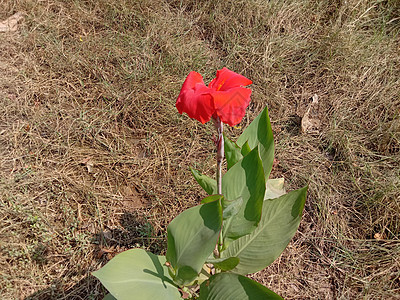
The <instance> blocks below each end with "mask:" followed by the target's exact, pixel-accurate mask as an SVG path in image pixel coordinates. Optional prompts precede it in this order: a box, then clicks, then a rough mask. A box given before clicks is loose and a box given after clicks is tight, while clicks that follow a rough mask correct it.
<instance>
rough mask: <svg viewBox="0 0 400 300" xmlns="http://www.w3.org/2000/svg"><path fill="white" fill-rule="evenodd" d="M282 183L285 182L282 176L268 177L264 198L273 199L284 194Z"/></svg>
mask: <svg viewBox="0 0 400 300" xmlns="http://www.w3.org/2000/svg"><path fill="white" fill-rule="evenodd" d="M284 183H285V179H284V178H274V179H268V180H267V188H266V190H265V196H264V200H267V199H275V198H278V197H280V196H282V195H284V194H286V190H285V187H284V185H283V184H284Z"/></svg>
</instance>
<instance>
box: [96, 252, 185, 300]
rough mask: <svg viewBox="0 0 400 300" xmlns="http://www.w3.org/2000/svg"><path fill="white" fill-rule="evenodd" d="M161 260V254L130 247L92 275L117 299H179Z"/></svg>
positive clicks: (177, 291)
mask: <svg viewBox="0 0 400 300" xmlns="http://www.w3.org/2000/svg"><path fill="white" fill-rule="evenodd" d="M165 262H166V260H165V257H164V256H157V255H154V254H153V253H150V252H146V251H145V250H143V249H132V250H128V251H125V252H122V253H120V254H118V255H117V256H115V257H114V258H113V259H112V260H110V261H109V262H108V263H107V264H106V265H105V266H104V267H103V268H101V269H100V270H98V271H96V272H94V273H93V275H94V276H96V277H97V278H98V279H99V280H100V281H101V283H102V284H103V285H104V286H105V287H106V289H107V290H108V291H109V292H110V293H111V294H112V295H111V296H113V297H114V298H116V299H118V300H125V299H126V300H131V299H132V295H134V296H135V298H136V299H155V300H157V299H160V300H165V299H170V300H173V299H181V297H180V293H179V290H178V289H177V287H176V286H175V285H174V284H173V282H172V280H171V278H170V277H169V275H168V270H167V267H166V266H165ZM106 299H113V298H112V297H109V298H107V296H106Z"/></svg>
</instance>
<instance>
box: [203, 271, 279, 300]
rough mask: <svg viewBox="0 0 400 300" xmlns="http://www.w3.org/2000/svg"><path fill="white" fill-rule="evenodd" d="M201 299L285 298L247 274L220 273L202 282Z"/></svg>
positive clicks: (254, 299) (255, 299) (253, 299)
mask: <svg viewBox="0 0 400 300" xmlns="http://www.w3.org/2000/svg"><path fill="white" fill-rule="evenodd" d="M199 300H283V298H282V297H280V296H279V295H277V294H275V293H274V292H273V291H271V290H269V289H267V288H266V287H265V286H263V285H261V284H259V283H258V282H255V281H253V280H251V279H250V278H247V277H245V276H242V275H238V274H232V273H219V274H216V275H213V276H211V277H210V279H209V280H207V281H204V282H203V283H202V284H201V286H200V297H199Z"/></svg>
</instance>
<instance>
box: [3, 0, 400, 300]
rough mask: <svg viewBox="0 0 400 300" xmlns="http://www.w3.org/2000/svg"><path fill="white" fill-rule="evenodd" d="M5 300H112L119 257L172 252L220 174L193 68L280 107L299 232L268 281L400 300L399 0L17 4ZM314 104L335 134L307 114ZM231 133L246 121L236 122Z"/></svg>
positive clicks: (274, 112)
mask: <svg viewBox="0 0 400 300" xmlns="http://www.w3.org/2000/svg"><path fill="white" fill-rule="evenodd" d="M16 11H23V12H25V14H26V16H25V19H24V22H23V23H22V24H21V27H20V30H19V32H17V33H14V34H1V35H0V71H1V77H0V153H1V159H0V172H1V181H0V224H1V225H0V254H1V255H0V295H1V298H2V299H100V298H101V296H102V295H103V292H104V290H103V289H102V287H101V285H100V284H99V283H98V282H97V281H96V280H95V279H94V278H93V277H91V276H90V272H92V271H94V270H96V269H98V268H99V267H100V266H101V265H102V264H103V263H105V262H106V261H107V260H108V259H109V258H110V257H112V256H113V255H114V254H115V253H116V252H118V251H122V250H124V249H128V248H130V247H144V248H146V249H150V250H152V251H154V252H157V253H163V251H165V228H166V225H167V224H168V222H169V221H170V220H171V219H172V218H173V217H174V216H176V215H177V214H178V213H179V212H180V211H182V210H183V209H185V208H188V207H190V206H193V205H195V204H196V203H198V201H199V199H200V198H201V197H202V196H204V193H203V192H202V191H201V190H200V188H198V187H197V185H196V184H195V181H194V180H193V179H192V178H191V177H190V173H189V171H188V167H189V166H194V167H196V168H198V169H200V170H201V171H202V172H205V173H207V174H209V175H213V172H214V171H213V168H214V164H213V157H214V154H213V147H212V143H211V138H212V136H213V130H212V128H211V126H210V125H206V126H202V125H201V124H199V123H197V122H195V121H192V120H190V119H188V118H187V117H186V116H180V115H179V114H178V113H177V112H176V109H175V107H174V102H175V99H176V96H177V94H178V92H179V89H180V86H181V84H182V82H183V80H184V78H185V76H186V75H187V74H188V73H189V71H191V70H196V71H198V72H201V73H202V74H205V77H206V81H208V80H210V79H211V78H212V77H213V75H214V72H215V70H216V69H217V68H221V67H222V66H227V67H229V68H230V69H232V70H235V71H237V72H239V73H242V74H244V75H245V76H247V77H248V78H251V79H252V80H253V82H254V84H253V87H252V89H253V97H252V104H251V106H250V107H249V109H248V113H247V115H246V117H245V119H244V120H243V122H242V124H241V126H242V127H245V126H246V125H247V124H248V123H249V122H250V121H251V120H252V119H253V118H254V117H255V116H256V115H257V114H258V112H259V111H260V110H261V109H262V108H263V107H264V106H265V105H268V107H269V109H270V117H271V120H272V125H273V130H274V132H275V140H276V157H277V159H278V160H279V164H278V165H277V167H276V168H275V169H274V171H273V176H274V177H278V176H284V177H285V179H286V182H287V188H288V189H295V188H298V187H300V186H302V185H304V184H306V183H309V186H310V188H309V198H308V202H307V206H306V210H305V214H304V219H303V221H302V223H301V226H300V229H299V233H298V234H297V235H296V237H295V239H294V240H293V241H292V243H291V244H290V245H289V247H288V249H287V250H286V251H285V252H284V254H283V255H282V256H281V257H280V258H279V259H278V260H277V261H276V262H275V263H274V264H273V265H272V266H271V267H269V268H268V269H267V270H265V271H262V272H259V273H258V274H256V275H254V277H255V278H256V279H257V280H259V281H260V282H262V283H264V284H265V285H267V286H268V287H270V288H271V289H273V290H275V291H276V292H278V293H280V294H281V295H282V296H284V297H285V298H287V299H390V298H392V299H394V298H396V297H397V295H398V294H399V293H400V289H399V285H400V273H399V272H400V271H399V270H400V261H399V257H400V241H399V235H400V222H399V219H400V192H399V191H400V173H399V172H400V171H399V170H400V168H399V167H400V117H399V114H400V100H399V99H400V88H399V78H400V76H399V75H400V57H399V50H400V49H399V47H400V43H399V31H400V23H399V22H400V19H399V15H400V4H399V2H398V1H395V0H387V1H379V2H376V1H367V0H364V1H355V0H350V1H328V0H325V1H311V0H308V1H306V0H296V1H289V0H287V1H268V2H267V1H260V0H251V1H224V2H214V1H204V2H197V1H189V0H184V1H155V0H146V1H124V0H117V1H105V0H99V1H83V0H76V1H56V0H47V1H32V0H17V1H3V2H0V20H4V19H5V18H6V17H8V16H10V15H11V14H13V13H14V12H16ZM314 94H317V95H318V96H319V107H318V109H317V111H316V112H315V114H316V115H315V116H314V117H315V118H317V119H318V120H319V121H320V126H319V128H318V132H314V133H312V134H302V133H301V131H300V120H301V117H302V116H303V115H304V113H305V111H306V110H307V107H308V105H309V103H310V102H311V98H312V96H313V95H314ZM228 131H229V134H230V135H231V136H232V137H235V136H237V135H239V134H240V132H241V130H240V129H230V130H228Z"/></svg>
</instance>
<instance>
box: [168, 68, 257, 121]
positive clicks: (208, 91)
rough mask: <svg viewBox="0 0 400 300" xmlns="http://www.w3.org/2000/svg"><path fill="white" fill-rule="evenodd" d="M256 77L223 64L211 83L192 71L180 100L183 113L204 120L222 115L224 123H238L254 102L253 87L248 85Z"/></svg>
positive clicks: (178, 105) (178, 101)
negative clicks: (252, 99) (230, 68)
mask: <svg viewBox="0 0 400 300" xmlns="http://www.w3.org/2000/svg"><path fill="white" fill-rule="evenodd" d="M251 83H252V81H251V80H249V79H247V78H246V77H244V76H242V75H240V74H237V73H235V72H233V71H230V70H228V69H227V68H223V69H221V70H218V71H217V76H216V77H215V78H214V79H213V80H212V81H211V82H210V84H209V85H208V86H206V85H205V84H204V81H203V77H202V76H201V75H200V74H199V73H197V72H194V71H192V72H190V73H189V75H188V76H187V78H186V80H185V82H184V83H183V86H182V89H181V92H180V93H179V96H178V99H177V100H176V108H177V109H178V111H179V113H180V114H182V113H184V112H185V113H187V114H188V116H189V117H190V118H192V119H196V120H198V121H200V122H201V123H203V124H204V123H206V122H208V121H210V119H211V117H213V118H215V119H216V118H217V117H219V118H220V119H221V121H222V122H223V123H226V124H228V125H230V126H234V125H236V124H238V123H240V121H241V120H242V119H243V117H244V115H245V111H246V108H247V106H248V105H249V103H250V95H251V90H250V89H247V88H244V87H243V86H247V85H249V84H251Z"/></svg>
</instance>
